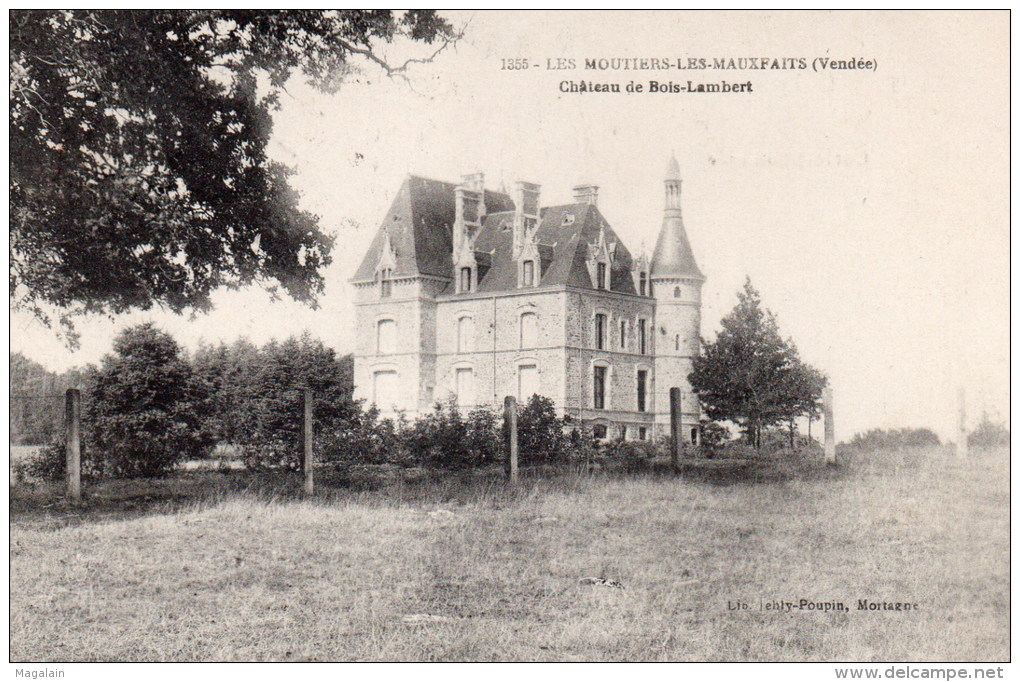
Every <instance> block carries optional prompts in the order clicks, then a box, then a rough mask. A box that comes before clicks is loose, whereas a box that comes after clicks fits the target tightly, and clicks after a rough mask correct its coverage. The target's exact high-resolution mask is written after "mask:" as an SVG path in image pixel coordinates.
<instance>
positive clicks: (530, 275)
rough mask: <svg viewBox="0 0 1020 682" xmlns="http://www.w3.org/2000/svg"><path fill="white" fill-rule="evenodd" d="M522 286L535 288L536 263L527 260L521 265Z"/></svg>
mask: <svg viewBox="0 0 1020 682" xmlns="http://www.w3.org/2000/svg"><path fill="white" fill-rule="evenodd" d="M521 286H525V287H533V286H535V261H533V260H526V261H524V263H523V264H522V265H521Z"/></svg>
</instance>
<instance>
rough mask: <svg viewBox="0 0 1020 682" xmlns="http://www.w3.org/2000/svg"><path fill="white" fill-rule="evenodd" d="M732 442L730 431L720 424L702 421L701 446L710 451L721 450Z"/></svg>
mask: <svg viewBox="0 0 1020 682" xmlns="http://www.w3.org/2000/svg"><path fill="white" fill-rule="evenodd" d="M729 440H730V430H729V429H728V428H726V427H725V426H723V425H722V424H720V423H719V422H712V421H702V423H701V445H702V446H703V447H705V448H707V449H709V450H715V449H717V448H721V447H722V446H723V445H725V444H726V443H727V442H728V441H729Z"/></svg>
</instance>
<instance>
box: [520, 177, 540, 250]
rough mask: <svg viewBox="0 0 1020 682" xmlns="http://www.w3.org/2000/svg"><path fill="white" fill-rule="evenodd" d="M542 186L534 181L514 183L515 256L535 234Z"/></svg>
mask: <svg viewBox="0 0 1020 682" xmlns="http://www.w3.org/2000/svg"><path fill="white" fill-rule="evenodd" d="M541 191H542V186H541V185H536V184H535V183H533V182H520V181H518V182H517V183H516V184H515V185H514V249H513V250H514V257H515V258H516V257H517V256H518V255H520V253H521V249H523V248H524V244H525V242H526V241H528V240H529V239H531V238H532V237H533V236H534V233H535V230H536V228H537V227H538V218H539V205H538V201H539V197H540V195H541Z"/></svg>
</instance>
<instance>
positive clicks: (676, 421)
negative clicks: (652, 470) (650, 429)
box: [669, 386, 683, 472]
mask: <svg viewBox="0 0 1020 682" xmlns="http://www.w3.org/2000/svg"><path fill="white" fill-rule="evenodd" d="M681 407H682V405H681V403H680V389H679V388H677V387H676V386H674V387H673V388H671V389H669V435H670V437H671V438H672V439H673V447H672V448H670V451H669V461H670V463H671V464H672V465H673V471H674V472H675V471H679V470H680V449H681V448H682V447H683V429H682V428H681V424H680V421H681V419H682V417H683V412H682V411H681Z"/></svg>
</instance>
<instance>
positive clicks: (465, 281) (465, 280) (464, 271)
mask: <svg viewBox="0 0 1020 682" xmlns="http://www.w3.org/2000/svg"><path fill="white" fill-rule="evenodd" d="M470 292H471V268H461V269H460V293H462V294H467V293H470Z"/></svg>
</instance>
